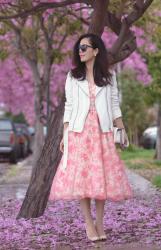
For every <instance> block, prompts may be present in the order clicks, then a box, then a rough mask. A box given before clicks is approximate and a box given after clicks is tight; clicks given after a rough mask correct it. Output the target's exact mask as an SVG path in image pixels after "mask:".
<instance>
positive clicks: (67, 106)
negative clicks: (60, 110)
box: [63, 72, 73, 131]
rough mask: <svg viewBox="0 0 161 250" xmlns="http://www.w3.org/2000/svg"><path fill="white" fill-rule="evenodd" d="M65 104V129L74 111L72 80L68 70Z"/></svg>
mask: <svg viewBox="0 0 161 250" xmlns="http://www.w3.org/2000/svg"><path fill="white" fill-rule="evenodd" d="M65 97H66V101H65V106H64V117H63V124H64V131H65V129H66V128H67V127H68V125H69V121H70V117H71V113H72V105H73V97H72V80H71V74H70V72H68V74H67V78H66V82H65Z"/></svg>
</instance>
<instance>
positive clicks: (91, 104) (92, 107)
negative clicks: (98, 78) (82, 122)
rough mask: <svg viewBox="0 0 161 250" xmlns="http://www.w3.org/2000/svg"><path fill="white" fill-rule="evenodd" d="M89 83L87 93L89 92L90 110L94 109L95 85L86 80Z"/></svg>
mask: <svg viewBox="0 0 161 250" xmlns="http://www.w3.org/2000/svg"><path fill="white" fill-rule="evenodd" d="M88 84H89V94H90V110H95V109H96V108H95V88H96V85H95V84H92V83H91V82H88Z"/></svg>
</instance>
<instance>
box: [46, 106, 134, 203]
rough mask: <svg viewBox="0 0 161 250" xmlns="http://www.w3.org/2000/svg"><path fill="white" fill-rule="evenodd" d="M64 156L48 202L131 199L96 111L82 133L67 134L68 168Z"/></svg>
mask: <svg viewBox="0 0 161 250" xmlns="http://www.w3.org/2000/svg"><path fill="white" fill-rule="evenodd" d="M62 165H63V156H62V158H61V161H60V163H59V166H58V168H57V171H56V174H55V176H54V179H53V183H52V186H51V191H50V196H49V200H59V199H67V200H72V199H83V198H87V197H88V198H94V199H100V200H106V199H107V200H111V201H121V200H125V199H129V198H132V197H133V192H132V188H131V186H130V184H129V181H128V178H127V175H126V173H125V166H124V163H123V161H122V160H121V159H120V156H119V154H118V152H117V150H116V147H115V143H114V140H113V133H112V132H111V131H110V132H104V133H103V132H102V131H101V129H100V124H99V119H98V115H97V112H96V110H90V111H89V113H88V115H87V118H86V121H85V124H84V129H83V131H82V132H81V133H78V132H73V131H68V158H67V167H66V168H65V169H63V167H62Z"/></svg>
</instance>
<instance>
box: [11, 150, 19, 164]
mask: <svg viewBox="0 0 161 250" xmlns="http://www.w3.org/2000/svg"><path fill="white" fill-rule="evenodd" d="M9 161H10V163H17V152H16V150H13V151H12V153H11V154H10V158H9Z"/></svg>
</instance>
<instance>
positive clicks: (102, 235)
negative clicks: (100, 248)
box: [94, 222, 107, 240]
mask: <svg viewBox="0 0 161 250" xmlns="http://www.w3.org/2000/svg"><path fill="white" fill-rule="evenodd" d="M94 225H95V228H96V231H97V225H96V222H95V223H94ZM97 233H98V231H97ZM98 238H99V240H107V236H106V234H101V235H99V237H98Z"/></svg>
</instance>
